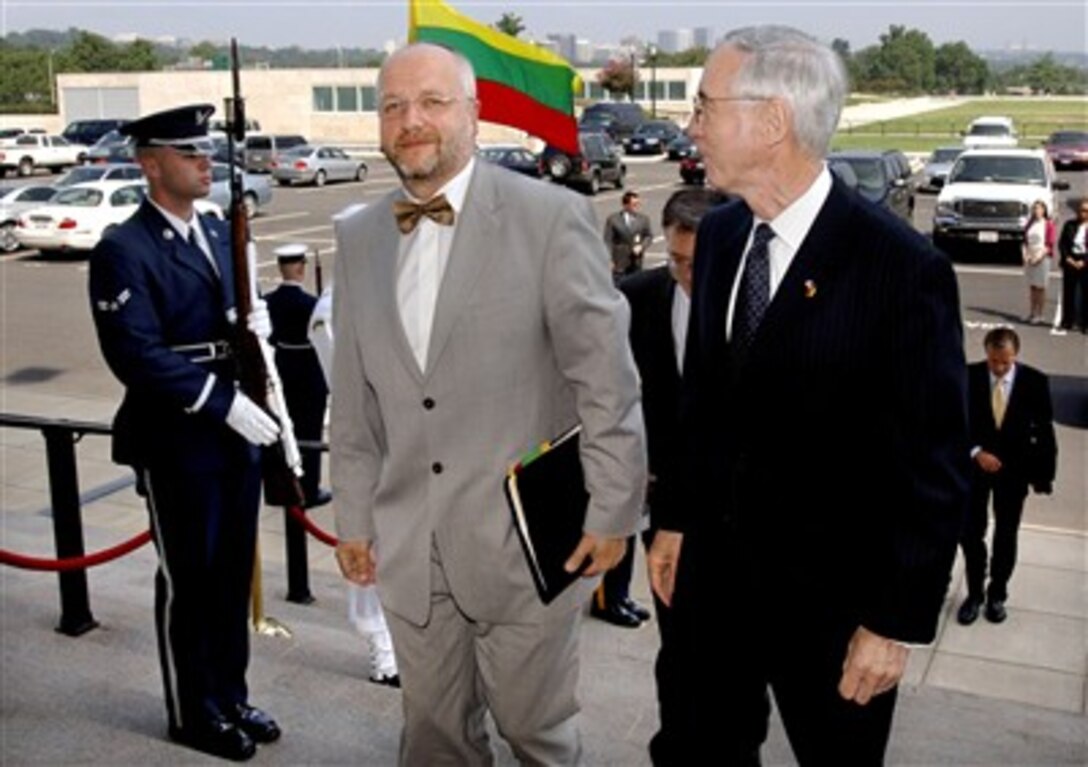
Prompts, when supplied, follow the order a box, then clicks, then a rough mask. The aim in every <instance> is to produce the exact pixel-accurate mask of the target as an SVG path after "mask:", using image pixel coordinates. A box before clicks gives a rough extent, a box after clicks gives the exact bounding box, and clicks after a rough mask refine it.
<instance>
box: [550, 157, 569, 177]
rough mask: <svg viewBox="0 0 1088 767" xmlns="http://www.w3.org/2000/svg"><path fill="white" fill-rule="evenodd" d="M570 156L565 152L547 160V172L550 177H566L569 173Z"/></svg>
mask: <svg viewBox="0 0 1088 767" xmlns="http://www.w3.org/2000/svg"><path fill="white" fill-rule="evenodd" d="M570 166H571V163H570V158H569V157H567V156H566V155H565V154H557V155H556V156H555V157H553V158H552V159H550V160H548V172H549V173H550V174H551V176H552V178H566V177H567V174H568V173H570Z"/></svg>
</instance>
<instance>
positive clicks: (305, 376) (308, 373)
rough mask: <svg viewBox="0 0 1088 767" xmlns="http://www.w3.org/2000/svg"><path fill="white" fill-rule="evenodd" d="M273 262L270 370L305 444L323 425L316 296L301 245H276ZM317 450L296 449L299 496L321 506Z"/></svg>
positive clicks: (324, 495)
mask: <svg viewBox="0 0 1088 767" xmlns="http://www.w3.org/2000/svg"><path fill="white" fill-rule="evenodd" d="M276 260H277V262H278V264H279V268H280V277H281V278H282V279H283V281H282V282H281V283H280V284H279V285H278V286H277V287H276V288H275V289H274V290H273V291H271V292H270V293H268V295H266V296H265V297H264V298H265V302H266V303H267V304H268V314H269V315H270V316H271V318H272V337H271V338H269V341H270V342H271V343H272V345H273V346H274V347H275V349H276V369H277V370H278V371H279V374H280V379H281V380H282V381H283V396H284V399H285V400H286V401H287V412H288V414H289V415H290V416H291V422H292V424H293V426H294V428H295V436H296V437H298V439H300V440H306V441H308V442H320V441H321V438H322V436H323V434H322V433H323V431H324V428H325V406H326V404H327V403H328V399H329V389H328V386H327V384H326V383H325V375H324V373H323V372H322V370H321V363H320V362H319V361H318V359H317V352H315V351H314V346H313V344H312V343H310V335H309V331H310V316H311V315H312V314H313V312H314V306H316V305H317V296H315V295H313V294H312V293H308V292H307V291H306V286H305V284H304V281H305V279H306V246H305V245H284V246H282V247H279V248H277V249H276ZM320 481H321V453H320V452H318V451H317V450H306V451H304V452H303V453H302V482H301V484H302V494H303V497H304V499H305V501H306V506H307V507H308V508H312V507H314V506H321V505H322V504H325V503H328V502H329V501H331V500H332V495H331V494H330V493H329V491H328V490H322V489H321V488H320Z"/></svg>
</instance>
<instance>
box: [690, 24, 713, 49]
mask: <svg viewBox="0 0 1088 767" xmlns="http://www.w3.org/2000/svg"><path fill="white" fill-rule="evenodd" d="M715 37H716V35H715V32H714V27H696V28H695V30H694V34H693V35H692V43H693V45H694V46H695V47H696V48H708V49H709V48H713V47H714V44H715V43H716V42H717V40H716V39H715Z"/></svg>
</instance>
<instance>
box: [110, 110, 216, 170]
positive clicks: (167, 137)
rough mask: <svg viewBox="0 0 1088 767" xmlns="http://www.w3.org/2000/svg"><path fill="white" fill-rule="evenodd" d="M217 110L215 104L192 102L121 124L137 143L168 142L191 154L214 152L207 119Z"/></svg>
mask: <svg viewBox="0 0 1088 767" xmlns="http://www.w3.org/2000/svg"><path fill="white" fill-rule="evenodd" d="M214 113H215V105H213V104H190V105H188V106H183V107H175V108H174V109H167V110H165V111H162V112H155V113H154V114H150V115H147V116H146V117H141V118H140V119H138V120H133V121H132V122H130V123H126V124H125V125H122V126H121V127H120V128H118V132H119V133H121V135H123V136H131V137H132V139H133V140H134V141H135V143H136V146H137V147H157V146H168V147H172V148H173V149H175V150H177V151H178V152H181V153H183V154H188V155H194V156H196V155H205V156H208V157H210V156H211V155H213V154H215V146H214V145H213V144H212V141H211V139H209V138H208V119H209V118H210V117H211V116H212V115H213V114H214Z"/></svg>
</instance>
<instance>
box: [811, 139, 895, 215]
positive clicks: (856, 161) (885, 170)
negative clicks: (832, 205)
mask: <svg viewBox="0 0 1088 767" xmlns="http://www.w3.org/2000/svg"><path fill="white" fill-rule="evenodd" d="M898 154H902V153H901V152H900V153H898ZM827 159H828V162H829V163H830V162H832V161H842V162H846V163H848V164H849V165H850V167H852V168H853V169H854V174H855V175H856V176H857V177H858V186H857V190H858V193H859V194H861V196H862V197H865V198H866V199H868V200H871V201H872V202H875V203H876V204H877V205H883V206H884V207H885V208H887V209H888V210H890V211H892V212H893V213H895V214H896V215H897V216H899V217H900V218H902V219H904V220H906V221H910V220H911V218H912V217H913V215H914V190H913V189H912V188H911V185H910V164H909V163H906V167H905V168H904V162H903V160H901V159H900V158H899V157H898V156H897V153H896V152H893V151H889V152H869V151H861V150H858V151H852V152H832V153H831V154H830V155H828V158H827ZM904 173H905V174H906V177H904Z"/></svg>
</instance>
